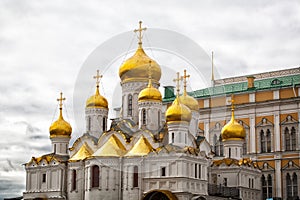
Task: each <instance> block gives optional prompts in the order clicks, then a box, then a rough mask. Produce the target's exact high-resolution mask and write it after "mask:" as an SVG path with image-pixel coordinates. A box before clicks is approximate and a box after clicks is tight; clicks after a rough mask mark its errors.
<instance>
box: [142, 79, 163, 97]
mask: <svg viewBox="0 0 300 200" xmlns="http://www.w3.org/2000/svg"><path fill="white" fill-rule="evenodd" d="M138 101H139V102H142V101H162V97H161V93H160V91H159V90H158V89H156V88H155V87H153V86H152V80H151V78H149V84H148V86H147V87H146V88H145V89H143V90H142V91H141V92H140V93H139V96H138Z"/></svg>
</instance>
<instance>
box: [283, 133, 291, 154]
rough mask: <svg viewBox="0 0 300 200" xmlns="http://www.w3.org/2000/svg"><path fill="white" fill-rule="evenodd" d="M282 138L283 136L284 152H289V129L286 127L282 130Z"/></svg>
mask: <svg viewBox="0 0 300 200" xmlns="http://www.w3.org/2000/svg"><path fill="white" fill-rule="evenodd" d="M284 136H285V150H286V151H289V150H291V138H290V133H289V129H288V128H287V127H286V128H285V129H284Z"/></svg>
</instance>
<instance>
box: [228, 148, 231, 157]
mask: <svg viewBox="0 0 300 200" xmlns="http://www.w3.org/2000/svg"><path fill="white" fill-rule="evenodd" d="M228 157H229V158H231V148H229V152H228Z"/></svg>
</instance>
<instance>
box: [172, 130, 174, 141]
mask: <svg viewBox="0 0 300 200" xmlns="http://www.w3.org/2000/svg"><path fill="white" fill-rule="evenodd" d="M172 143H174V132H173V133H172Z"/></svg>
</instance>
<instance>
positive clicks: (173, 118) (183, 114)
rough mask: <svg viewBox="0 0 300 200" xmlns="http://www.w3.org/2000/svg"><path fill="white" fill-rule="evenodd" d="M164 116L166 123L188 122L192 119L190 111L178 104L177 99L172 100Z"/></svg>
mask: <svg viewBox="0 0 300 200" xmlns="http://www.w3.org/2000/svg"><path fill="white" fill-rule="evenodd" d="M165 115H166V121H167V122H179V121H184V122H190V121H191V119H192V113H191V110H190V109H189V108H188V107H187V106H186V105H184V104H182V103H181V102H180V100H179V97H177V98H176V99H175V100H174V102H173V103H172V105H171V106H170V107H169V108H168V109H167V111H166V114H165Z"/></svg>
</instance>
